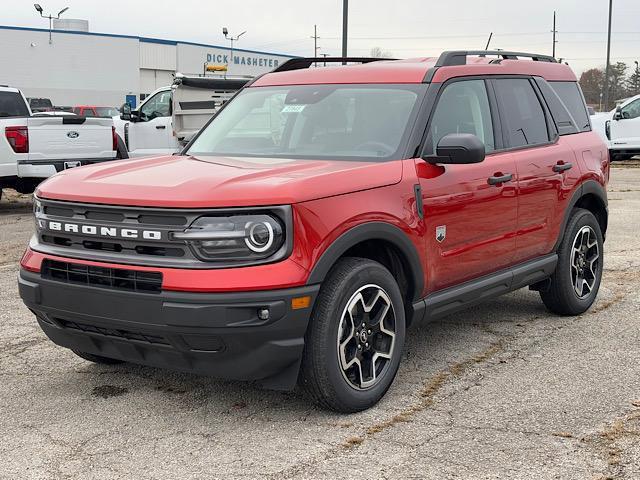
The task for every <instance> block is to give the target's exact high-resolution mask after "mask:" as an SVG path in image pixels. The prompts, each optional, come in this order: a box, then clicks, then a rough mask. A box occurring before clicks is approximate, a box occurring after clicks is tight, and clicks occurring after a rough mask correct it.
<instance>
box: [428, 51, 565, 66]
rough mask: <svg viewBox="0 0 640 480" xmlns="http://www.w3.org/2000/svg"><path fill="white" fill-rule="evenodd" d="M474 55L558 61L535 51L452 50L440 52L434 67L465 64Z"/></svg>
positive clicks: (507, 58)
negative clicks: (468, 57)
mask: <svg viewBox="0 0 640 480" xmlns="http://www.w3.org/2000/svg"><path fill="white" fill-rule="evenodd" d="M469 55H476V56H479V57H486V56H488V55H495V56H498V57H502V58H503V59H505V60H518V59H519V58H520V57H524V58H530V59H531V60H533V61H536V62H552V63H558V61H557V60H556V59H555V58H553V57H552V56H551V55H540V54H537V53H524V52H509V51H506V50H453V51H447V52H442V54H441V55H440V57H439V58H438V60H437V61H436V64H435V66H436V67H449V66H452V65H466V64H467V56H469Z"/></svg>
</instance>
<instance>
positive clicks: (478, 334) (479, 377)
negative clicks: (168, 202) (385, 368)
mask: <svg viewBox="0 0 640 480" xmlns="http://www.w3.org/2000/svg"><path fill="white" fill-rule="evenodd" d="M609 208H610V222H609V231H608V236H607V242H606V244H605V256H606V258H605V274H604V279H603V283H602V287H601V289H600V295H599V297H598V300H597V303H596V304H595V306H594V307H593V308H592V309H591V310H590V311H589V312H588V313H586V314H584V315H581V316H579V317H568V318H557V317H554V316H552V315H550V314H548V313H547V312H546V310H545V309H544V307H543V305H542V303H541V302H540V301H539V298H538V294H537V293H535V292H530V291H528V290H520V291H518V292H515V293H512V294H510V295H507V296H504V297H502V298H499V299H497V300H494V301H492V302H489V303H487V304H485V305H482V306H480V307H477V308H474V309H472V310H469V311H467V312H464V313H462V314H458V315H455V316H452V317H449V318H446V319H444V320H442V321H439V322H437V323H434V324H429V325H423V326H420V327H418V328H413V329H412V330H411V331H410V333H409V336H408V342H407V345H406V348H405V358H404V359H403V362H402V364H401V367H400V372H399V374H398V377H397V378H396V381H395V383H394V384H393V386H392V388H391V390H390V391H389V393H388V394H387V395H386V397H385V398H384V399H383V401H382V402H381V403H380V404H379V405H378V406H377V407H375V408H373V409H371V410H369V411H367V412H364V413H360V414H355V415H348V416H344V415H338V414H333V413H329V412H326V411H323V410H319V409H317V408H315V407H314V406H313V405H311V404H310V403H309V402H308V401H307V400H306V399H305V397H304V396H302V395H301V394H300V392H293V393H281V392H271V391H265V390H261V389H259V388H257V387H255V386H252V385H248V384H242V383H229V382H220V381H216V380H213V379H209V378H203V377H197V376H192V375H186V374H177V373H173V372H167V371H162V370H156V369H152V368H146V367H138V366H134V365H124V366H123V365H117V366H97V365H93V364H90V363H88V362H86V361H84V360H81V359H80V358H78V357H76V356H75V355H74V354H72V353H71V352H69V351H67V350H65V349H62V348H59V347H56V346H55V345H54V344H53V343H51V342H49V341H48V340H47V339H46V337H45V336H44V334H43V333H42V332H41V331H40V329H39V328H38V327H37V325H36V323H35V320H34V319H33V317H32V315H31V314H30V312H28V311H27V310H26V308H25V307H24V306H23V305H22V303H21V301H20V299H19V297H18V293H17V288H16V275H17V272H18V260H19V257H20V255H21V253H22V251H23V249H24V246H25V245H26V243H27V240H28V237H29V236H30V234H31V231H32V228H33V227H32V218H31V205H30V203H29V200H28V198H26V197H18V196H16V195H15V194H14V195H10V194H9V198H8V199H7V198H3V200H2V202H1V203H0V289H1V290H0V291H1V292H2V298H1V301H0V302H1V303H0V322H1V323H2V328H1V329H0V379H1V380H0V432H2V435H1V436H0V478H12V479H13V478H21V479H42V478H56V479H57V478H85V479H93V478H96V479H104V478H114V479H115V478H138V479H142V478H145V479H146V478H158V479H160V478H176V479H178V478H180V479H187V478H200V479H202V478H222V479H234V478H274V479H289V478H314V479H315V478H350V479H351V478H404V479H408V478H433V479H442V478H474V479H475V478H545V479H546V478H562V479H573V478H576V479H605V478H629V479H632V478H633V479H637V478H640V314H639V312H640V293H639V292H640V254H639V252H640V238H639V235H638V230H639V228H640V168H637V167H636V168H614V169H613V172H612V182H611V184H610V188H609Z"/></svg>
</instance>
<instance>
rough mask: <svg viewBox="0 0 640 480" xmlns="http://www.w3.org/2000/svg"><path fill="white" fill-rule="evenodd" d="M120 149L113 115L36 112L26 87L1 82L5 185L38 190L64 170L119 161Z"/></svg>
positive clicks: (1, 179) (0, 154) (1, 184)
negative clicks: (25, 93)
mask: <svg viewBox="0 0 640 480" xmlns="http://www.w3.org/2000/svg"><path fill="white" fill-rule="evenodd" d="M116 147H117V136H116V133H115V129H114V126H113V121H112V120H111V119H110V118H84V117H77V116H33V115H32V114H31V109H30V108H29V104H28V103H27V101H26V99H25V97H24V95H23V94H22V92H20V90H18V89H17V88H11V87H5V86H0V189H2V188H14V189H15V190H17V191H18V192H20V193H32V192H33V191H34V189H35V187H36V186H37V185H38V183H40V182H41V181H42V180H43V179H45V178H47V177H50V176H51V175H54V174H55V173H57V172H59V171H61V170H64V169H66V168H73V167H77V166H80V165H86V164H90V163H97V162H104V161H109V160H113V159H115V158H116V157H117V153H116ZM0 191H1V190H0Z"/></svg>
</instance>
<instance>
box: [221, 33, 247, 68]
mask: <svg viewBox="0 0 640 480" xmlns="http://www.w3.org/2000/svg"><path fill="white" fill-rule="evenodd" d="M245 33H247V31H246V30H245V31H244V32H242V33H239V34H238V35H236V36H235V37H234V36H233V35H229V30H228V29H227V27H224V28H223V29H222V34H223V35H224V38H226V39H227V40H230V41H231V55H230V58H229V60H230V62H227V72H228V71H229V64H230V63H233V42H235V41H237V40H239V39H240V37H241V36H242V35H244V34H245Z"/></svg>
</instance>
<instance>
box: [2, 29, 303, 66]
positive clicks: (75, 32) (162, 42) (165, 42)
mask: <svg viewBox="0 0 640 480" xmlns="http://www.w3.org/2000/svg"><path fill="white" fill-rule="evenodd" d="M0 30H19V31H27V32H45V33H47V34H48V33H49V30H48V29H46V28H33V27H15V26H12V25H0ZM52 32H53V33H55V34H56V35H57V34H68V35H88V36H95V37H110V38H125V39H133V40H138V41H140V42H143V43H157V44H160V45H178V44H179V43H180V44H182V45H193V46H195V47H205V48H221V49H223V50H229V47H225V46H222V45H210V44H207V43H197V42H186V41H182V40H165V39H161V38H152V37H139V36H137V35H122V34H118V33H98V32H83V31H79V30H55V29H54V30H52ZM233 51H234V52H246V53H257V54H261V55H273V56H276V57H286V58H294V57H296V55H287V54H285V53H274V52H262V51H259V50H246V49H243V48H236V47H234V49H233Z"/></svg>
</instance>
